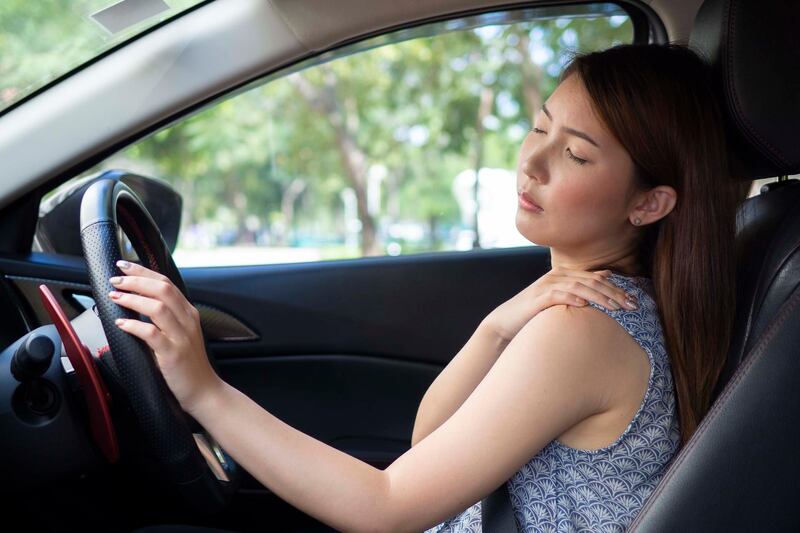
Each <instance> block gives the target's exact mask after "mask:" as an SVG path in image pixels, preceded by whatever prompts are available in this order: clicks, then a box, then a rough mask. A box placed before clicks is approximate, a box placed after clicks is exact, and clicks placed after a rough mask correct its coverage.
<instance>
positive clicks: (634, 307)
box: [625, 298, 639, 309]
mask: <svg viewBox="0 0 800 533" xmlns="http://www.w3.org/2000/svg"><path fill="white" fill-rule="evenodd" d="M625 305H627V306H628V307H630V308H631V309H639V306H638V305H636V302H634V301H633V300H631V299H630V298H628V299H626V300H625Z"/></svg>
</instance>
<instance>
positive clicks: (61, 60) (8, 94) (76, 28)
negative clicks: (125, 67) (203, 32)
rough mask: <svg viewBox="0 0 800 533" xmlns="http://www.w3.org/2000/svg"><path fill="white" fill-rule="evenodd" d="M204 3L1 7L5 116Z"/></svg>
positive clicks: (52, 0) (56, 2)
mask: <svg viewBox="0 0 800 533" xmlns="http://www.w3.org/2000/svg"><path fill="white" fill-rule="evenodd" d="M200 2H201V0H170V2H169V4H168V3H167V2H165V1H164V0H136V1H135V0H120V1H114V0H69V1H68V2H65V1H63V0H37V1H35V2H30V1H27V0H4V1H2V2H0V73H2V75H0V113H2V112H3V111H4V110H5V109H6V108H8V107H10V106H12V105H13V104H16V103H17V102H20V101H21V100H23V99H24V98H25V97H27V96H29V95H31V94H32V93H34V92H35V91H37V90H39V89H41V88H42V87H43V86H45V85H47V84H48V83H50V82H51V81H53V80H55V79H56V78H58V77H60V76H62V75H65V74H67V73H68V72H70V71H72V70H73V69H76V68H78V67H80V66H81V65H82V64H84V63H86V62H88V61H90V60H92V59H93V58H95V57H97V56H99V55H101V54H103V53H104V52H106V51H108V50H110V49H111V48H113V47H114V46H117V45H118V44H120V43H122V42H124V41H127V40H129V39H131V38H133V37H136V36H137V35H139V34H141V33H143V32H144V31H146V30H148V29H150V28H152V27H154V26H155V25H157V24H158V23H160V22H162V21H164V20H167V19H169V18H172V17H175V16H177V15H179V14H180V13H182V12H184V11H186V10H187V9H190V8H191V7H193V6H195V5H197V4H199V3H200Z"/></svg>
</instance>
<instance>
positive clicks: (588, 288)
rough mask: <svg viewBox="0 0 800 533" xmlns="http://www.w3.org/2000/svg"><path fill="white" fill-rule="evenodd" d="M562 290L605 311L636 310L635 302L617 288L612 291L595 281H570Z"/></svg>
mask: <svg viewBox="0 0 800 533" xmlns="http://www.w3.org/2000/svg"><path fill="white" fill-rule="evenodd" d="M562 290H565V291H567V292H571V293H572V294H574V295H575V296H578V297H581V298H584V299H586V300H590V301H592V302H594V303H596V304H598V305H602V306H603V307H605V308H607V309H612V310H615V311H616V310H618V309H621V308H625V309H631V310H632V309H637V304H636V302H635V301H633V300H631V299H628V298H627V293H626V292H625V291H623V290H621V289H620V288H619V287H616V286H614V287H613V289H612V288H611V287H609V286H608V285H606V284H605V283H603V282H601V281H597V280H592V279H587V280H582V281H574V280H573V281H571V282H569V283H568V285H567V286H565V287H563V288H562Z"/></svg>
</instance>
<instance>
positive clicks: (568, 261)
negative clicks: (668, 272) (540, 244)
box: [550, 247, 643, 276]
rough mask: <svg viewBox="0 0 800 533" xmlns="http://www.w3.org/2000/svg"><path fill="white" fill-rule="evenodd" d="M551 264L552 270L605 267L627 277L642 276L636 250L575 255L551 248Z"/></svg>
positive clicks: (599, 268) (597, 268) (598, 268)
mask: <svg viewBox="0 0 800 533" xmlns="http://www.w3.org/2000/svg"><path fill="white" fill-rule="evenodd" d="M550 263H551V266H552V268H564V269H568V270H601V269H603V268H605V267H610V268H613V269H614V270H616V271H619V272H621V273H623V274H625V275H629V276H637V275H642V274H643V273H642V265H641V263H640V261H639V258H638V254H637V253H636V250H625V251H622V252H620V251H617V252H609V253H599V254H593V255H575V254H570V253H568V252H565V251H564V250H557V249H555V248H552V247H551V248H550Z"/></svg>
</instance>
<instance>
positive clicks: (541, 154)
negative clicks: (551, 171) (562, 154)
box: [520, 140, 548, 182]
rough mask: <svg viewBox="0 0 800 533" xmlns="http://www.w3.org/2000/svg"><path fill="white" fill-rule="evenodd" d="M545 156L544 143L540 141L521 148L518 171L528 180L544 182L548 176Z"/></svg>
mask: <svg viewBox="0 0 800 533" xmlns="http://www.w3.org/2000/svg"><path fill="white" fill-rule="evenodd" d="M546 154H547V146H546V143H545V142H543V141H541V140H540V141H539V142H537V143H533V144H531V145H529V146H527V147H523V150H522V153H521V154H520V170H521V171H522V173H523V174H525V176H527V177H528V178H529V179H532V180H536V181H538V182H546V181H547V176H548V168H547V157H546Z"/></svg>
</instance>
